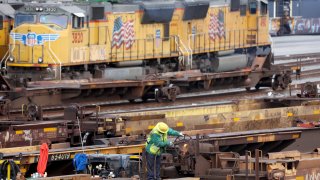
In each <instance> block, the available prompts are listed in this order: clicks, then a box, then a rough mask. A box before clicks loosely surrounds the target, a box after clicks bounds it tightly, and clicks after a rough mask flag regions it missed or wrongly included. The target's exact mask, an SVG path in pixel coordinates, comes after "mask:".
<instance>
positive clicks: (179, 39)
mask: <svg viewBox="0 0 320 180" xmlns="http://www.w3.org/2000/svg"><path fill="white" fill-rule="evenodd" d="M267 7H268V5H267V1H265V0H241V1H240V0H227V1H225V0H218V1H217V0H215V1H208V0H196V1H189V0H184V1H126V2H117V3H115V2H112V3H110V2H100V3H73V2H54V3H53V2H51V3H49V2H47V3H28V4H25V6H23V7H21V8H20V9H18V10H17V11H16V13H15V25H14V26H15V27H14V28H13V30H12V32H11V33H10V43H9V53H8V54H9V56H8V58H7V61H6V70H7V73H8V76H9V77H10V78H12V79H23V80H27V81H34V80H50V79H51V80H56V79H78V78H105V79H111V80H115V79H139V78H141V77H144V76H145V75H148V74H154V73H165V72H175V71H184V70H190V69H198V70H201V72H203V73H212V72H225V71H234V70H242V69H246V68H248V67H250V66H252V63H253V60H254V59H255V57H256V56H258V55H259V53H257V52H259V51H257V50H260V52H263V53H262V54H269V53H270V48H268V47H270V41H269V35H268V30H269V27H268V11H267ZM269 58H272V56H270V57H269ZM265 62H266V63H267V66H270V64H271V63H272V60H268V61H265Z"/></svg>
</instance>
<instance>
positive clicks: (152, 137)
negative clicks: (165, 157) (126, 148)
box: [146, 122, 183, 180]
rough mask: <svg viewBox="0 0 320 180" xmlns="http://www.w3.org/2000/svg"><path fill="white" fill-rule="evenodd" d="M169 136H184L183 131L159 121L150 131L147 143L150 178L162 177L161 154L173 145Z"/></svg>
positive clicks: (152, 179) (151, 179)
mask: <svg viewBox="0 0 320 180" xmlns="http://www.w3.org/2000/svg"><path fill="white" fill-rule="evenodd" d="M168 135H169V136H183V134H182V133H181V132H178V131H175V130H173V129H171V128H169V127H168V125H167V124H166V123H163V122H159V123H158V124H157V125H156V126H155V127H154V128H153V129H152V130H151V132H150V134H149V136H148V139H147V143H146V156H147V165H148V180H158V179H160V155H161V154H162V153H163V152H164V151H165V147H167V146H172V145H173V143H172V142H170V141H168Z"/></svg>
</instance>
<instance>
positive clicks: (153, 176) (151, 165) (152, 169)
mask: <svg viewBox="0 0 320 180" xmlns="http://www.w3.org/2000/svg"><path fill="white" fill-rule="evenodd" d="M146 156H147V166H148V180H159V179H160V156H156V155H153V154H150V153H148V152H146Z"/></svg>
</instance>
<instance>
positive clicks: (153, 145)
mask: <svg viewBox="0 0 320 180" xmlns="http://www.w3.org/2000/svg"><path fill="white" fill-rule="evenodd" d="M153 134H156V135H158V136H160V139H159V140H160V141H162V142H163V143H168V141H167V140H168V134H167V133H164V134H162V133H160V132H159V131H157V130H156V128H153V129H152V131H151V132H150V133H149V135H148V138H147V142H146V150H147V152H148V153H151V154H153V155H160V154H161V153H163V151H164V147H159V146H157V142H153V141H154V140H153V141H152V139H151V137H152V135H153ZM159 140H156V141H158V142H159Z"/></svg>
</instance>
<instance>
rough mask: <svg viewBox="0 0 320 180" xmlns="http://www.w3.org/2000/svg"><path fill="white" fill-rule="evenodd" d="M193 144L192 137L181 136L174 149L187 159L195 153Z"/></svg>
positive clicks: (175, 141)
mask: <svg viewBox="0 0 320 180" xmlns="http://www.w3.org/2000/svg"><path fill="white" fill-rule="evenodd" d="M193 142H194V141H193V139H192V137H191V136H189V135H186V134H185V135H184V136H179V137H177V138H176V139H175V140H174V142H173V144H174V149H175V151H176V153H177V154H178V155H179V156H182V157H186V156H187V155H191V154H194V153H195V149H194V146H193Z"/></svg>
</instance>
